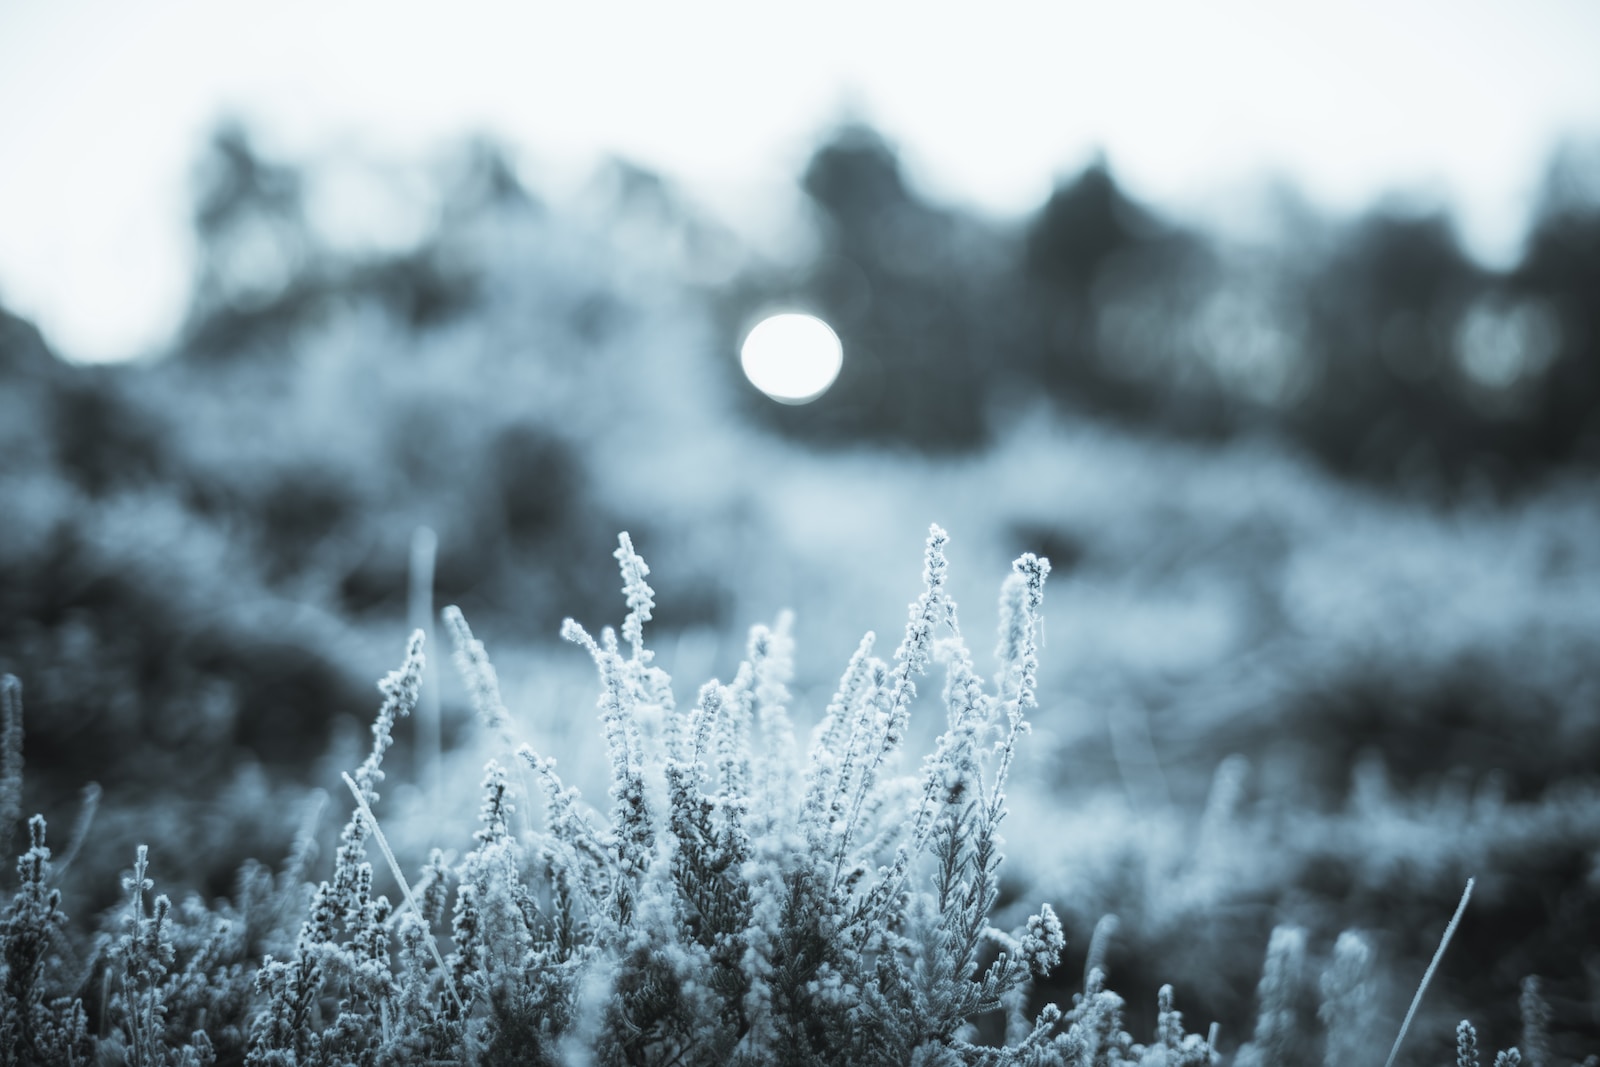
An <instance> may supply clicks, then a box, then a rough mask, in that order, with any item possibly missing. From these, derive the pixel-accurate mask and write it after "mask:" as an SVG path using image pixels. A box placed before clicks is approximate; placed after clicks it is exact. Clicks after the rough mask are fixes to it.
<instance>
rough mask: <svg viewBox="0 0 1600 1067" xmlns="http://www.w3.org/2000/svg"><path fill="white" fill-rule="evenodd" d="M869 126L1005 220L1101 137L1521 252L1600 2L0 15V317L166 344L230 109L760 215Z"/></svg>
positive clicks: (9, 0) (1160, 179)
mask: <svg viewBox="0 0 1600 1067" xmlns="http://www.w3.org/2000/svg"><path fill="white" fill-rule="evenodd" d="M846 108H850V109H852V110H853V112H854V113H857V114H860V115H863V116H864V117H866V118H868V119H869V120H871V121H873V122H874V123H875V124H877V125H878V126H879V127H880V128H881V129H882V130H883V131H884V132H885V133H886V134H887V135H888V136H889V137H890V138H891V140H893V141H894V142H896V143H897V144H898V145H899V146H900V147H901V149H902V151H903V158H904V159H905V161H906V164H907V166H908V167H909V168H910V169H911V172H912V174H913V177H914V178H915V179H916V180H917V181H918V182H919V184H920V185H921V186H922V187H923V188H924V189H926V190H928V191H929V192H931V193H932V194H934V195H936V196H937V197H939V198H941V199H946V200H949V201H953V202H957V203H962V204H965V205H968V206H972V207H977V208H979V209H982V210H985V211H988V212H991V213H994V214H996V215H1007V216H1017V215H1020V214H1022V213H1024V212H1026V211H1028V210H1031V209H1032V208H1034V207H1036V206H1038V204H1039V203H1040V202H1041V201H1042V200H1043V198H1044V196H1045V195H1046V194H1047V193H1048V192H1049V189H1050V187H1051V185H1052V184H1053V182H1054V181H1055V180H1056V178H1058V177H1060V176H1064V175H1066V174H1069V173H1071V172H1072V171H1074V170H1075V169H1076V168H1078V167H1079V166H1081V165H1082V163H1083V162H1084V161H1085V160H1086V159H1088V158H1090V157H1091V155H1092V154H1093V153H1094V152H1095V151H1096V150H1097V149H1100V150H1104V152H1105V154H1106V155H1107V157H1108V158H1109V160H1110V162H1111V165H1112V167H1113V168H1114V170H1115V171H1116V172H1117V173H1118V174H1119V176H1121V177H1122V178H1123V179H1124V180H1125V181H1126V182H1127V183H1128V184H1129V185H1130V186H1131V187H1132V188H1133V190H1134V191H1135V192H1136V193H1137V194H1139V195H1141V196H1144V197H1147V198H1149V199H1151V200H1152V201H1154V202H1155V203H1156V204H1157V205H1158V206H1162V207H1166V208H1168V209H1170V210H1175V211H1178V212H1181V213H1184V214H1186V215H1188V216H1189V217H1201V216H1204V215H1205V214H1206V213H1208V212H1215V211H1221V210H1223V209H1224V208H1225V207H1226V206H1228V205H1233V204H1237V202H1238V200H1239V197H1240V194H1241V190H1246V189H1249V188H1251V187H1252V186H1257V185H1259V184H1260V183H1261V182H1262V181H1263V180H1264V178H1265V177H1266V176H1278V177H1283V178H1287V179H1289V180H1290V181H1292V182H1294V183H1296V184H1297V185H1298V186H1300V187H1301V188H1302V189H1303V190H1304V191H1305V193H1306V195H1307V197H1308V198H1309V199H1310V201H1311V202H1312V203H1313V204H1315V205H1317V206H1318V207H1321V208H1323V209H1325V210H1329V211H1334V212H1349V211H1353V210H1356V209H1358V208H1359V207H1361V206H1362V205H1363V204H1365V203H1368V202H1370V201H1371V200H1372V199H1373V198H1374V197H1376V196H1378V195H1381V194H1383V193H1385V192H1388V191H1398V192H1401V193H1405V194H1412V195H1418V194H1420V195H1423V196H1431V197H1442V198H1448V200H1449V201H1450V202H1452V203H1454V204H1455V205H1456V207H1457V208H1458V210H1459V211H1460V212H1461V213H1462V223H1463V230H1464V233H1465V235H1466V237H1467V239H1468V241H1469V244H1470V246H1471V247H1472V248H1473V249H1474V250H1476V251H1477V252H1479V253H1480V254H1481V255H1484V256H1486V257H1489V258H1491V259H1493V260H1498V261H1501V262H1504V261H1506V260H1508V259H1509V258H1510V257H1511V256H1512V255H1513V254H1514V252H1515V248H1516V239H1517V237H1518V235H1519V234H1520V232H1521V228H1522V225H1523V223H1524V221H1525V218H1526V212H1527V208H1528V204H1529V198H1530V196H1531V194H1532V193H1533V191H1534V190H1535V188H1536V185H1537V181H1538V178H1539V176H1540V173H1541V170H1542V166H1543V163H1544V161H1545V159H1546V157H1547V154H1548V152H1549V149H1550V147H1551V146H1552V144H1553V143H1554V141H1555V140H1556V139H1557V138H1559V137H1561V136H1564V135H1573V134H1576V135H1588V136H1591V137H1592V136H1595V135H1597V134H1600V2H1595V0H1499V2H1487V0H1455V2H1449V0H1340V2H1319V3H1295V2H1290V0H1117V2H1110V0H1104V2H1101V3H1094V4H1091V3H1083V2H1078V0H1054V2H1044V0H1033V2H1021V0H1012V2H1006V0H987V2H985V3H983V4H981V5H980V4H977V3H970V4H962V5H957V4H953V3H949V4H942V3H939V2H937V0H921V2H892V3H891V2H873V0H809V2H807V3H805V4H794V5H782V6H780V5H776V4H770V3H762V2H760V0H731V2H724V0H673V2H662V0H657V2H654V3H647V2H626V3H624V2H616V0H610V2H608V0H586V2H578V0H567V2H563V3H559V4H557V3H549V2H544V0H522V2H494V0H456V2H453V3H451V4H449V5H445V4H406V3H400V2H397V0H387V2H384V0H318V2H310V0H273V2H271V3H255V2H251V3H242V2H241V3H228V2H222V0H210V2H203V0H139V2H137V3H130V2H127V0H0V303H3V304H4V305H5V306H7V307H8V308H10V309H12V310H14V311H18V312H21V313H23V314H26V315H29V316H31V317H33V318H35V319H36V320H37V321H38V322H39V323H40V324H41V325H42V326H43V327H44V329H45V330H46V333H47V334H48V335H49V337H50V338H51V339H52V341H54V342H55V343H56V344H57V345H58V346H59V347H60V348H62V349H63V350H64V351H65V353H66V354H68V355H70V356H73V357H75V358H82V359H104V358H116V357H119V356H126V355H130V354H134V353H137V352H138V351H140V350H142V349H146V348H149V347H151V346H153V345H157V344H159V343H160V342H161V340H162V339H163V338H164V337H165V336H167V335H168V334H169V333H170V331H171V330H172V328H173V327H174V325H175V323H176V321H177V316H178V314H179V311H180V309H181V306H182V300H183V296H184V293H185V291H186V288H187V283H188V278H189V272H190V261H189V255H190V250H189V245H188V237H187V231H186V218H187V203H188V179H189V174H190V169H191V167H192V165H193V161H194V159H195V156H196V152H197V150H198V147H199V144H200V139H201V137H202V135H203V134H204V132H205V131H206V130H207V129H209V128H210V126H211V124H212V123H213V122H214V120H215V119H216V118H217V117H218V116H219V115H220V114H223V113H226V112H232V113H238V114H243V115H245V116H246V117H249V118H252V119H254V120H257V121H258V122H259V123H260V124H261V126H262V129H263V131H264V133H265V138H264V140H265V142H266V144H267V145H268V147H269V149H270V150H274V151H280V150H281V151H282V152H283V153H284V154H287V155H289V156H295V155H304V154H310V153H315V152H319V151H324V150H328V149H332V148H338V147H340V146H343V145H349V144H355V145H358V146H363V147H364V148H366V149H368V150H371V151H374V152H377V153H380V154H386V155H389V156H394V157H413V158H420V157H421V156H422V155H423V154H424V153H425V152H426V151H427V149H428V148H429V147H430V146H432V145H436V144H438V143H439V142H440V141H441V140H444V139H447V138H450V137H451V136H452V135H456V134H459V133H461V132H463V131H466V130H478V131H485V132H491V133H494V134H497V135H499V136H501V137H502V138H504V139H506V140H507V141H509V142H510V143H511V144H512V145H513V146H515V147H516V148H517V150H518V151H519V153H520V154H521V157H522V158H523V159H524V160H525V162H526V163H527V164H528V166H529V170H530V175H531V176H532V177H533V178H534V184H535V186H536V187H537V186H538V184H539V181H540V180H544V179H548V180H549V181H551V182H559V181H561V180H564V177H570V176H571V175H575V174H578V173H581V172H583V171H584V170H586V169H587V168H588V167H589V166H591V165H592V164H593V163H594V161H595V160H596V159H597V158H598V156H599V154H601V153H603V152H607V151H614V152H618V153H620V154H623V155H625V156H627V157H629V158H632V159H634V160H637V161H639V162H641V163H644V164H647V165H650V166H654V167H656V168H657V169H659V170H661V171H663V172H664V173H666V174H667V175H669V176H670V177H673V178H675V179H678V180H679V181H680V183H681V184H682V185H683V186H685V187H686V188H687V190H688V191H689V193H690V194H691V196H692V197H693V198H694V199H695V200H697V201H698V202H699V203H700V204H701V205H702V206H703V207H705V208H707V209H708V210H710V211H711V212H712V213H713V214H717V215H720V216H721V217H722V218H724V219H725V220H727V221H730V222H732V223H734V224H735V225H736V227H738V226H749V227H752V228H759V227H760V226H763V225H766V224H769V223H770V222H771V220H772V217H773V216H774V215H777V214H781V213H783V212H785V211H787V210H789V209H790V206H791V205H792V202H793V200H792V198H793V184H792V182H793V177H794V175H795V174H796V173H797V171H798V169H799V167H800V165H801V164H802V162H803V161H804V159H805V158H806V155H807V153H808V150H809V148H810V147H811V145H812V144H813V142H814V139H815V136H816V134H817V133H818V132H819V131H821V130H823V129H825V128H826V127H827V126H828V124H829V123H830V121H831V120H832V119H834V118H836V117H837V116H839V115H840V114H842V113H843V112H844V111H845V109H846Z"/></svg>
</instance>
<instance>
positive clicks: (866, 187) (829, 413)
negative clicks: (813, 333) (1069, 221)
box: [735, 125, 1017, 450]
mask: <svg viewBox="0 0 1600 1067" xmlns="http://www.w3.org/2000/svg"><path fill="white" fill-rule="evenodd" d="M802 185H803V188H804V189H805V192H806V194H807V195H808V196H809V197H810V199H811V202H812V204H813V205H814V206H815V207H816V209H817V221H818V233H819V240H820V244H821V251H820V254H819V255H817V256H816V258H815V259H814V260H813V261H812V262H811V263H810V264H808V266H807V267H806V268H805V269H804V270H802V271H801V272H800V274H799V275H798V276H797V277H792V278H774V279H767V280H765V281H763V282H760V283H758V284H757V285H756V287H755V289H756V291H755V292H754V293H753V294H743V295H742V296H741V297H740V298H739V299H738V300H736V301H735V303H736V304H737V306H738V308H739V313H740V315H741V316H748V315H749V314H751V313H752V312H753V311H758V310H764V309H769V308H772V307H777V306H789V307H792V306H794V305H799V306H800V307H802V308H804V309H806V310H811V311H814V312H815V313H816V314H818V315H820V316H821V317H822V318H823V319H825V320H826V321H827V322H828V323H829V324H830V325H832V326H833V327H834V329H835V330H836V331H837V332H838V334H839V336H840V339H841V341H842V342H843V344H844V349H845V360H844V366H843V368H842V369H841V371H840V374H839V378H838V380H837V381H836V382H835V383H834V385H833V387H832V388H831V389H830V390H829V391H828V392H827V393H826V394H825V395H824V396H823V397H822V398H821V399H820V400H817V401H815V402H813V403H811V404H809V405H806V406H804V407H799V408H786V407H783V406H780V405H777V404H774V403H771V402H770V401H768V400H766V399H765V398H764V397H757V396H756V395H755V394H754V393H753V391H749V395H750V397H751V405H752V409H753V411H754V412H755V413H756V414H757V417H758V418H760V419H761V420H762V421H764V422H766V423H768V424H769V425H772V426H774V427H776V428H777V429H779V430H780V431H782V432H784V433H787V434H791V435H794V436H797V437H801V438H804V439H807V440H811V441H829V442H845V441H872V442H877V443H883V444H893V443H899V444H904V445H909V446H913V447H918V448H925V449H935V450H945V449H962V448H970V447H973V446H974V445H977V444H978V443H980V442H981V441H983V440H984V439H985V438H986V436H987V433H988V424H987V408H988V406H989V402H990V399H991V397H992V396H993V394H994V392H995V390H996V388H997V386H998V385H999V384H1001V383H1004V382H1005V380H1006V379H1007V378H1008V376H1010V375H1012V374H1013V372H1014V370H1015V357H1014V353H1015V351H1016V348H1017V341H1016V338H1015V337H1014V336H1013V324H1014V316H1012V315H1010V314H1009V313H1008V312H1009V305H1010V304H1011V303H1013V302H1014V297H1012V296H1011V291H1012V287H1011V286H1010V285H1009V281H1010V276H1009V269H1008V261H1009V258H1010V257H1009V254H1008V252H1007V249H1006V243H1005V241H1004V240H1003V238H1001V236H1000V235H999V234H997V233H996V232H995V231H994V230H993V228H991V227H988V226H986V225H984V224H982V223H981V222H979V221H977V220H974V219H970V218H966V217H963V216H961V215H959V214H957V213H954V212H950V211H946V210H942V209H939V208H936V207H933V206H931V205H929V204H928V203H926V202H925V201H924V200H923V199H922V198H920V197H919V196H918V195H917V194H916V193H915V192H914V191H913V190H912V189H911V188H910V187H909V186H908V185H907V183H906V181H905V178H904V176H903V174H902V172H901V168H900V162H899V159H898V157H897V155H896V154H895V152H894V150H893V149H892V148H891V147H890V145H889V144H888V143H887V142H886V141H885V140H884V139H883V138H882V137H881V136H880V135H879V134H878V133H877V132H876V131H874V130H871V129H869V128H867V127H865V126H861V125H848V126H845V127H843V128H841V129H839V130H837V131H835V132H834V133H833V134H832V135H831V136H830V137H829V138H828V139H827V140H826V141H825V142H824V143H823V144H822V145H821V146H820V147H819V148H818V149H817V151H816V153H815V154H814V155H813V156H812V158H811V161H810V163H809V164H808V166H807V167H806V171H805V175H804V178H803V181H802ZM740 325H742V326H744V327H746V328H747V327H748V326H749V325H751V322H749V321H748V320H742V321H741V322H740Z"/></svg>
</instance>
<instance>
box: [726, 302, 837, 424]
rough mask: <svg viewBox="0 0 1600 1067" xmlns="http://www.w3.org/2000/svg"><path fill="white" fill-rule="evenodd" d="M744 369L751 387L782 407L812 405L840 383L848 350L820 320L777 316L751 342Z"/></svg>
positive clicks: (761, 324)
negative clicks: (839, 379)
mask: <svg viewBox="0 0 1600 1067" xmlns="http://www.w3.org/2000/svg"><path fill="white" fill-rule="evenodd" d="M739 364H740V366H742V367H743V368H744V375H745V377H746V378H749V379H750V384H751V385H753V386H755V387H756V388H757V389H759V390H761V391H762V392H763V393H766V394H767V395H768V396H770V397H771V398H772V399H774V400H776V401H778V402H779V403H780V404H809V403H810V402H811V401H813V400H815V399H816V398H817V397H819V396H821V395H822V394H823V393H826V392H827V391H828V387H829V386H830V385H832V384H833V381H834V379H835V378H837V377H839V368H840V367H841V366H843V365H844V346H843V345H842V344H840V343H839V335H838V334H836V333H834V332H833V330H832V329H831V328H830V327H829V326H828V324H827V323H825V322H823V321H822V320H821V319H819V318H817V317H816V316H815V315H802V314H799V313H798V312H790V313H786V314H782V315H772V316H770V317H768V318H765V319H762V320H761V321H760V322H758V323H757V324H756V325H755V328H754V329H752V330H751V331H750V332H749V334H747V335H746V336H745V339H744V347H743V348H742V349H740V351H739Z"/></svg>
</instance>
